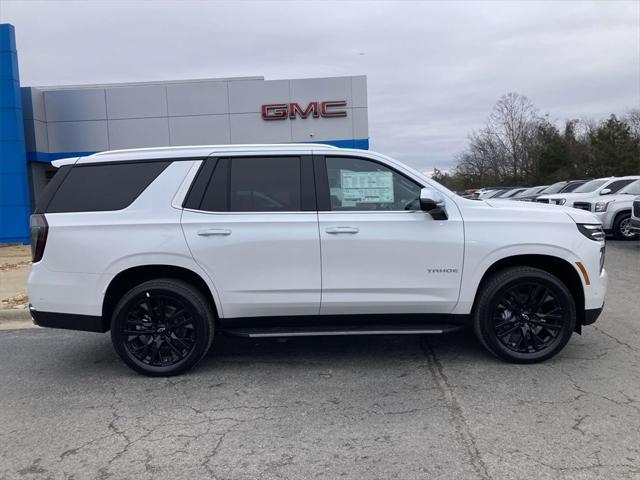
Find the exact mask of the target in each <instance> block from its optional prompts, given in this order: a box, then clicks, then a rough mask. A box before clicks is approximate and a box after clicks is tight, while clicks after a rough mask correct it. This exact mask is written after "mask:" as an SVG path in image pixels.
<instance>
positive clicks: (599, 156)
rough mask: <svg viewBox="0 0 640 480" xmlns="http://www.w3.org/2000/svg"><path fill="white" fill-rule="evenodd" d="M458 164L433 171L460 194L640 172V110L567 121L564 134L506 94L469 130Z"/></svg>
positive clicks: (516, 96)
mask: <svg viewBox="0 0 640 480" xmlns="http://www.w3.org/2000/svg"><path fill="white" fill-rule="evenodd" d="M456 160H457V161H456V167H455V168H454V170H453V171H452V172H451V173H442V172H440V171H438V170H436V171H435V172H437V175H438V179H439V181H442V182H443V183H445V184H446V185H447V186H449V187H450V188H455V189H456V190H464V189H466V188H469V187H482V186H487V185H495V186H499V185H523V186H529V185H538V184H547V183H552V182H555V181H558V180H566V179H573V178H589V177H599V176H611V175H618V176H621V175H632V174H638V173H640V109H633V110H630V111H629V112H628V113H627V114H626V115H625V116H624V117H622V118H621V119H618V117H616V116H615V115H611V116H610V117H609V118H608V119H606V120H604V121H600V122H596V121H594V120H590V119H574V120H569V121H567V122H566V123H565V125H564V128H563V129H562V130H561V129H559V128H558V127H557V126H556V125H554V123H552V122H551V121H550V120H549V118H548V117H547V116H541V115H540V114H539V113H538V110H537V109H536V108H535V106H534V105H533V104H532V103H531V102H530V101H529V100H528V99H527V97H525V96H523V95H519V94H517V93H508V94H506V95H503V96H502V97H500V98H499V99H498V101H497V102H496V104H495V105H494V107H493V109H492V111H491V113H490V114H489V117H488V119H487V122H486V125H485V126H484V127H483V128H481V129H480V130H477V131H475V132H471V134H470V135H469V146H468V148H467V149H466V150H465V151H463V152H462V153H460V154H459V155H458V157H457V159H456ZM435 172H434V175H435ZM434 178H435V176H434Z"/></svg>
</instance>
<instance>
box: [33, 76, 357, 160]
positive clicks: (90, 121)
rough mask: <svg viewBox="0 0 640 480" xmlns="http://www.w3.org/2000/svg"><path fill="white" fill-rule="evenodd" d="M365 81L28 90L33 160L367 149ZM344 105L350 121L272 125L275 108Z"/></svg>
mask: <svg viewBox="0 0 640 480" xmlns="http://www.w3.org/2000/svg"><path fill="white" fill-rule="evenodd" d="M366 88H367V87H366V77H364V76H355V77H331V78H313V79H300V80H268V81H265V80H263V79H262V78H259V77H256V78H253V77H252V78H240V79H212V80H198V81H184V82H162V83H146V84H123V85H104V86H86V87H52V88H47V87H39V88H23V91H22V98H23V101H24V104H25V106H27V105H28V108H27V107H25V112H26V113H25V131H26V132H27V158H28V159H29V160H31V161H40V162H49V161H51V160H54V159H56V158H62V157H66V156H74V155H83V154H85V155H86V154H89V153H93V152H98V151H103V150H114V149H123V148H139V147H153V146H167V145H202V144H228V143H289V142H328V143H332V144H335V145H339V146H345V147H355V148H368V136H369V134H368V123H367V121H368V116H367V92H366ZM326 100H345V101H346V104H347V106H346V111H347V115H346V116H345V117H335V118H322V117H320V118H311V117H309V118H305V119H302V118H296V119H286V120H277V121H273V120H272V121H267V120H264V119H263V118H262V116H261V106H262V105H263V104H271V103H285V104H288V103H290V102H297V103H299V104H300V105H302V106H303V107H304V106H306V105H307V104H308V103H309V102H313V101H326Z"/></svg>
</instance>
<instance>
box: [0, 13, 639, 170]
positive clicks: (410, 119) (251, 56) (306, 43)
mask: <svg viewBox="0 0 640 480" xmlns="http://www.w3.org/2000/svg"><path fill="white" fill-rule="evenodd" d="M0 22H2V23H5V22H9V23H12V24H14V25H15V27H16V37H17V44H18V55H19V62H20V75H21V83H22V85H33V86H37V85H62V84H83V83H112V82H134V81H153V80H178V79H190V78H210V77H235V76H255V75H261V76H264V77H265V78H266V79H268V80H271V79H280V78H307V77H324V76H338V75H366V76H367V82H368V106H369V135H370V148H371V149H372V150H376V151H379V152H381V153H385V154H387V155H390V156H392V157H395V158H397V159H399V160H402V161H405V162H406V163H408V164H410V165H411V166H413V167H416V168H418V169H420V170H422V171H427V172H428V171H431V170H432V169H433V168H439V169H441V170H448V169H451V168H452V167H453V166H454V165H455V159H456V156H457V155H458V154H459V153H461V152H462V151H463V150H464V149H465V147H466V145H467V140H468V135H469V133H470V132H471V131H473V130H476V129H479V128H481V127H482V126H483V124H484V122H485V120H486V118H487V116H488V114H489V112H490V111H491V108H492V106H493V104H494V103H495V102H496V100H497V99H498V98H499V97H500V96H501V95H503V94H505V93H507V92H512V91H514V92H518V93H520V94H523V95H526V96H527V97H529V99H530V100H531V101H532V102H533V103H534V104H535V105H536V106H537V107H538V108H539V109H540V111H541V112H542V113H548V114H549V116H550V118H551V119H552V120H553V121H556V122H558V124H561V123H562V122H563V121H564V120H565V119H569V118H585V117H588V118H595V119H599V118H605V117H607V116H609V115H610V114H611V113H616V114H619V115H620V114H624V113H625V112H627V111H628V110H630V109H631V108H640V0H632V1H604V0H603V1H598V2H579V1H556V2H551V1H528V2H525V1H519V2H516V1H513V2H509V1H451V2H440V1H425V2H418V1H411V2H400V1H396V2H382V1H377V2H372V1H358V2H345V1H339V2H333V1H316V2H312V1H298V2H275V1H274V2H270V1H261V2H244V1H234V2H222V1H221V2H215V1H179V2H178V1H119V0H111V1H92V0H87V1H81V2H76V1H46V2H39V1H25V0H23V1H14V0H0Z"/></svg>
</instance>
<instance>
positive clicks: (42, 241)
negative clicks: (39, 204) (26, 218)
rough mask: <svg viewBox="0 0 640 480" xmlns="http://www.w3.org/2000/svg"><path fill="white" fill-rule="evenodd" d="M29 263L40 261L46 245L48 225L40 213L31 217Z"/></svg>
mask: <svg viewBox="0 0 640 480" xmlns="http://www.w3.org/2000/svg"><path fill="white" fill-rule="evenodd" d="M30 224H31V261H32V262H33V263H36V262H39V261H40V260H42V255H44V247H45V245H46V244H47V234H48V233H49V224H48V223H47V219H46V218H45V217H44V215H42V214H41V213H37V214H34V215H31V222H30Z"/></svg>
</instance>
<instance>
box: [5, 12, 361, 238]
mask: <svg viewBox="0 0 640 480" xmlns="http://www.w3.org/2000/svg"><path fill="white" fill-rule="evenodd" d="M0 62H1V64H0V115H1V116H0V243H14V242H27V241H28V240H29V238H28V237H29V232H28V217H29V215H30V213H31V210H32V208H33V205H34V202H35V198H36V197H37V195H38V192H39V191H40V190H42V188H43V187H44V186H45V185H46V182H47V181H48V179H49V178H50V177H51V176H52V174H53V172H54V170H55V169H54V168H53V167H52V166H51V162H52V161H53V160H56V159H59V158H66V157H76V156H82V155H90V154H92V153H95V152H100V151H104V150H114V149H123V148H142V147H159V146H168V145H215V144H230V143H231V144H253V143H291V142H319V143H328V144H331V145H336V146H340V147H348V148H362V149H367V148H368V146H369V132H368V116H367V81H366V77H365V76H348V77H328V78H306V79H290V80H288V79H284V80H265V79H264V78H263V77H242V78H211V79H201V80H175V81H166V82H144V83H122V84H104V85H74V86H70V85H60V86H49V87H28V86H21V85H20V78H19V74H18V55H17V49H16V42H15V32H14V28H13V26H11V25H9V24H2V25H0Z"/></svg>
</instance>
